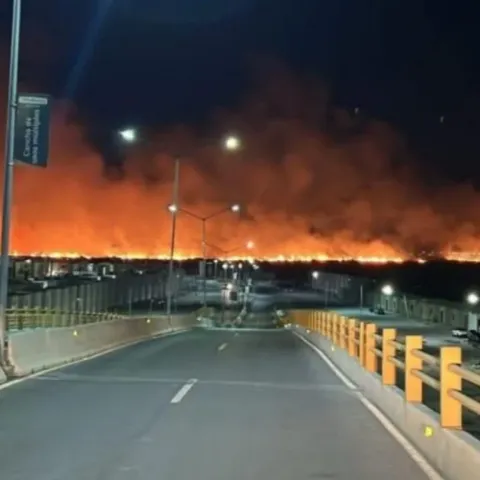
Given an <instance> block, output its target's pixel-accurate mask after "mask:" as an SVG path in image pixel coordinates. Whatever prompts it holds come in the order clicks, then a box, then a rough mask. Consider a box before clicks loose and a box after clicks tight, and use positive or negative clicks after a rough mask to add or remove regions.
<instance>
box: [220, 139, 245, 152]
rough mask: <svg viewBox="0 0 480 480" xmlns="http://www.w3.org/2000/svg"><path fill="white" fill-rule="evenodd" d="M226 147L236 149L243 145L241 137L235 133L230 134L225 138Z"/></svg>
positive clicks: (230, 149) (231, 149)
mask: <svg viewBox="0 0 480 480" xmlns="http://www.w3.org/2000/svg"><path fill="white" fill-rule="evenodd" d="M224 147H225V149H226V150H229V151H236V150H238V149H239V148H240V147H241V142H240V139H239V138H238V137H236V136H234V135H229V136H228V137H227V138H225V141H224Z"/></svg>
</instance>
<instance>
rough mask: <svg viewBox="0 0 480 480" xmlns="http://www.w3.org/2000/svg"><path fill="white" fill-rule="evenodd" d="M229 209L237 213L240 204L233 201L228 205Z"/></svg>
mask: <svg viewBox="0 0 480 480" xmlns="http://www.w3.org/2000/svg"><path fill="white" fill-rule="evenodd" d="M230 210H232V212H233V213H238V212H239V211H240V205H239V204H238V203H235V204H233V205H232V206H231V207H230Z"/></svg>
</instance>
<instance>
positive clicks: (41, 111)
mask: <svg viewBox="0 0 480 480" xmlns="http://www.w3.org/2000/svg"><path fill="white" fill-rule="evenodd" d="M49 143H50V97H49V96H48V95H43V94H31V95H29V94H20V95H19V96H18V102H17V118H16V122H15V144H14V150H13V158H14V160H15V161H17V162H22V163H26V164H28V165H32V166H34V167H46V166H47V162H48V153H49Z"/></svg>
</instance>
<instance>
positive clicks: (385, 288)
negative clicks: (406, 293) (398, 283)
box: [382, 283, 395, 297]
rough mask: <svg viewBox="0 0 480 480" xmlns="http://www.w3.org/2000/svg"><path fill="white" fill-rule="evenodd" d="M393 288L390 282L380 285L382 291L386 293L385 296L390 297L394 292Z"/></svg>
mask: <svg viewBox="0 0 480 480" xmlns="http://www.w3.org/2000/svg"><path fill="white" fill-rule="evenodd" d="M394 292H395V290H394V288H393V287H392V285H390V284H388V283H387V284H386V285H384V286H383V287H382V293H383V294H384V295H386V296H387V297H390V296H392V295H393V294H394Z"/></svg>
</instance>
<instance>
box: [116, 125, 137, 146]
mask: <svg viewBox="0 0 480 480" xmlns="http://www.w3.org/2000/svg"><path fill="white" fill-rule="evenodd" d="M118 134H119V135H120V138H121V139H122V140H123V141H124V142H126V143H134V142H136V141H137V131H136V130H135V129H134V128H125V129H123V130H120V131H119V132H118Z"/></svg>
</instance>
